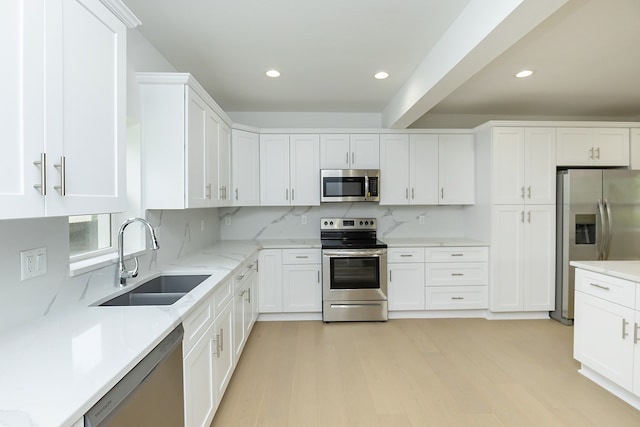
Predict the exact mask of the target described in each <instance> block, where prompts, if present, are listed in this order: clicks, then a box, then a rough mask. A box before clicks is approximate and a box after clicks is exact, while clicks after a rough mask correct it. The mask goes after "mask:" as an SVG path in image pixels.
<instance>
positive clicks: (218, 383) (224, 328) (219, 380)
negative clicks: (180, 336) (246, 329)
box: [213, 303, 233, 408]
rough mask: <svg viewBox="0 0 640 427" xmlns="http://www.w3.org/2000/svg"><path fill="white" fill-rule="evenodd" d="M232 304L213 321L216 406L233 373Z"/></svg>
mask: <svg viewBox="0 0 640 427" xmlns="http://www.w3.org/2000/svg"><path fill="white" fill-rule="evenodd" d="M231 306H232V304H231V303H229V304H227V305H226V306H225V308H224V309H223V310H222V312H221V313H220V314H219V315H218V317H217V318H216V320H215V322H213V329H214V330H213V333H214V334H215V337H216V344H217V348H216V349H215V350H216V351H215V357H214V358H213V379H214V385H215V388H216V391H215V398H216V400H215V408H217V407H218V404H219V403H220V401H221V400H222V396H223V395H224V391H225V390H226V388H227V385H228V384H229V381H230V380H231V375H232V374H233V335H232V334H233V318H232V311H233V310H232V307H231Z"/></svg>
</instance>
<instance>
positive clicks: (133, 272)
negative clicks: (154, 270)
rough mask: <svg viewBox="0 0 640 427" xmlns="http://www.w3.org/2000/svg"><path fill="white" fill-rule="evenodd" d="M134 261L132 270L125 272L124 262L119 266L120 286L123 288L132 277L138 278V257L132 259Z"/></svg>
mask: <svg viewBox="0 0 640 427" xmlns="http://www.w3.org/2000/svg"><path fill="white" fill-rule="evenodd" d="M133 260H134V261H135V264H136V265H135V267H134V268H133V270H127V269H126V268H125V266H124V261H123V262H122V265H121V266H120V286H124V285H126V284H127V279H131V278H133V277H138V257H133Z"/></svg>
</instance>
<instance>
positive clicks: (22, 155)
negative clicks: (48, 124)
mask: <svg viewBox="0 0 640 427" xmlns="http://www.w3.org/2000/svg"><path fill="white" fill-rule="evenodd" d="M43 13H44V11H43V7H42V2H34V1H30V0H22V1H15V0H13V1H3V2H2V3H1V4H0V26H1V27H2V29H3V31H2V34H3V36H2V37H1V38H0V52H1V55H2V56H1V58H2V67H1V68H0V87H1V90H0V92H1V93H2V96H0V114H2V120H0V135H2V136H3V138H4V142H3V144H2V156H0V205H2V208H1V209H0V219H5V218H24V217H33V216H43V215H44V197H43V196H42V194H41V189H35V188H33V186H34V185H42V184H43V183H42V178H41V174H40V172H41V170H42V169H41V168H42V167H44V166H42V165H41V166H38V165H34V164H33V162H34V161H40V154H41V153H43V152H44V128H43V126H44V116H43V110H44V97H43V93H44V84H43V83H44V78H43V72H44V46H43V41H44V34H43V33H44V26H43ZM52 160H53V158H52ZM47 191H53V189H50V188H48V189H47Z"/></svg>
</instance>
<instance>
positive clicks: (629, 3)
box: [124, 0, 640, 127]
mask: <svg viewBox="0 0 640 427" xmlns="http://www.w3.org/2000/svg"><path fill="white" fill-rule="evenodd" d="M124 2H125V3H126V4H127V6H129V8H130V9H131V10H132V11H133V12H134V13H135V14H136V15H137V16H138V17H139V18H140V20H141V21H142V26H141V27H140V31H141V32H142V34H143V35H144V36H145V37H146V38H147V39H148V40H149V41H150V42H151V43H152V44H153V45H154V46H155V47H156V48H157V49H158V50H159V51H160V52H161V53H162V54H163V55H164V56H165V57H166V58H167V59H168V60H169V61H170V62H171V63H172V64H173V65H174V66H175V67H176V68H177V69H178V70H179V71H184V72H190V73H192V74H193V75H194V76H195V77H196V79H197V80H198V81H199V82H200V83H201V84H202V85H203V86H204V87H205V89H207V90H208V91H209V93H210V94H211V95H212V96H213V98H214V99H215V100H216V101H217V102H218V103H219V104H220V106H221V107H222V108H223V109H224V110H226V111H270V112H274V111H276V112H284V111H286V112H377V113H382V117H383V125H385V126H388V127H407V126H410V125H411V124H412V123H414V122H416V124H421V123H422V124H424V125H425V127H427V126H428V127H437V125H438V124H439V123H442V121H441V120H440V121H439V120H438V118H439V117H446V118H447V119H448V120H449V122H448V123H447V124H448V125H450V124H451V123H450V122H451V120H452V119H451V118H452V117H456V116H460V117H466V120H463V119H460V120H459V121H458V122H459V124H462V123H465V124H470V125H475V124H477V123H472V122H473V119H472V120H471V122H470V121H469V117H473V116H481V117H482V118H483V120H484V119H486V118H487V117H489V118H496V119H498V118H505V117H515V116H518V115H522V116H537V117H571V118H576V119H578V118H580V117H584V118H587V119H593V118H604V117H607V118H609V117H610V118H612V119H616V118H617V119H622V120H630V119H634V120H635V119H638V120H640V84H638V82H637V80H638V76H640V53H639V52H638V46H637V45H638V41H640V1H638V0H569V1H568V0H402V1H398V0H323V1H313V0H183V1H180V2H174V1H162V2H160V1H152V0H124ZM564 3H566V4H564ZM563 4H564V6H563ZM549 15H551V16H549ZM540 22H542V23H541V24H540V25H538V24H539V23H540ZM270 68H277V69H278V70H280V72H281V73H282V75H281V77H279V78H277V79H271V78H268V77H266V76H265V75H264V72H265V71H266V70H268V69H270ZM522 68H531V69H533V70H534V71H535V72H536V73H535V74H534V76H532V77H530V78H528V79H515V78H513V74H514V73H515V72H516V71H518V70H520V69H522ZM380 70H385V71H388V72H389V73H390V74H391V76H390V77H389V78H388V79H387V80H383V81H378V80H375V79H374V78H373V74H374V73H375V72H377V71H380ZM144 71H153V70H144ZM416 119H417V121H416ZM475 120H478V119H477V118H476V119H475ZM454 121H455V119H454ZM414 125H415V124H414Z"/></svg>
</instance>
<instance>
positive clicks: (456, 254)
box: [451, 254, 464, 256]
mask: <svg viewBox="0 0 640 427" xmlns="http://www.w3.org/2000/svg"><path fill="white" fill-rule="evenodd" d="M451 256H464V254H451Z"/></svg>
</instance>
